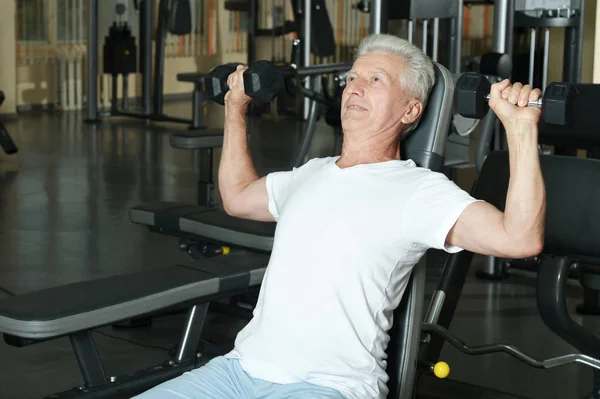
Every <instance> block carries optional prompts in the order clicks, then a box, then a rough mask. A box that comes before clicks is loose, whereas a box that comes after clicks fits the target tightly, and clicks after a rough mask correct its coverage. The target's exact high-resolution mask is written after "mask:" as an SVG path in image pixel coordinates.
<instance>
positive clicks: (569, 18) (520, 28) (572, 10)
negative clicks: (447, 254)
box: [475, 0, 598, 280]
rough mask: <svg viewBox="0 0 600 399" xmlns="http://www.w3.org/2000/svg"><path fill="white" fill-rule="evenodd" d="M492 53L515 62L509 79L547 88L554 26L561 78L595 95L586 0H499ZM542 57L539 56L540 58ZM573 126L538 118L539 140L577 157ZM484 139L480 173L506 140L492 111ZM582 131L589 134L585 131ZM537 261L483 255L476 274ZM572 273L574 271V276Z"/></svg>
mask: <svg viewBox="0 0 600 399" xmlns="http://www.w3.org/2000/svg"><path fill="white" fill-rule="evenodd" d="M494 8H495V9H494V33H493V51H494V52H497V53H503V54H507V55H508V56H510V57H511V59H512V60H513V68H512V72H511V74H510V77H511V78H512V80H513V81H520V82H523V83H526V84H530V85H532V86H533V87H542V88H545V87H546V85H547V80H548V62H549V46H550V28H555V27H557V28H564V38H565V46H564V51H563V73H562V74H563V81H564V82H569V83H573V84H576V85H577V87H578V89H579V90H580V91H582V93H581V94H582V95H584V94H585V97H586V98H591V93H588V92H589V91H592V92H593V91H597V90H598V89H597V88H596V87H588V88H584V87H581V86H580V85H578V84H579V83H580V82H581V69H582V57H583V22H584V8H585V0H554V1H543V0H533V1H525V0H495V1H494ZM540 36H541V37H543V48H542V50H541V51H540V50H539V49H538V47H539V46H538V45H537V42H538V40H537V39H538V37H540ZM527 40H528V42H529V43H528V44H529V51H528V52H525V53H523V52H520V51H519V47H522V46H520V45H519V44H520V43H521V44H522V43H525V42H526V41H527ZM540 56H541V57H540ZM580 115H581V112H580V111H579V110H574V116H573V117H574V118H575V119H576V120H578V121H579V120H580V118H579V116H580ZM573 125H574V124H571V126H569V127H568V129H569V131H568V132H567V131H565V128H566V127H565V126H556V125H554V126H553V125H552V124H547V123H545V122H544V121H541V122H540V134H539V142H540V144H541V145H544V144H548V145H555V148H554V153H555V154H557V155H573V154H574V150H572V149H570V148H569V147H571V144H572V140H575V139H576V137H577V135H576V134H573V133H574V132H573V130H574V129H579V128H578V127H577V125H579V122H578V123H577V124H575V126H573ZM481 126H482V127H481V132H480V141H479V144H478V148H477V149H476V152H475V158H476V162H475V163H476V167H477V171H478V172H479V171H480V169H481V166H482V165H483V162H484V161H485V158H486V157H487V156H488V154H489V153H490V151H498V150H503V149H505V148H506V139H505V137H504V134H503V132H502V129H501V126H500V123H499V121H498V120H497V118H496V115H495V114H494V113H493V112H490V113H488V114H487V115H486V116H485V117H484V118H483V119H482V122H481ZM584 135H589V133H588V132H585V133H584ZM538 262H539V259H537V258H532V259H524V260H515V259H513V260H505V259H498V258H495V257H491V256H488V257H485V260H484V264H483V266H482V267H481V268H480V269H479V270H478V271H477V276H478V277H480V278H484V279H493V280H498V279H502V278H505V277H507V276H508V270H509V269H510V268H514V269H524V270H529V271H537V268H538ZM572 275H573V274H572Z"/></svg>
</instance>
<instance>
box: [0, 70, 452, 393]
mask: <svg viewBox="0 0 600 399" xmlns="http://www.w3.org/2000/svg"><path fill="white" fill-rule="evenodd" d="M436 75H437V79H436V84H435V86H434V88H433V91H432V94H431V96H430V99H429V104H428V106H427V108H426V110H425V112H424V114H423V118H422V120H421V123H420V124H419V126H418V127H417V129H415V131H414V132H413V134H409V135H407V137H406V138H405V141H404V143H403V146H402V150H403V157H404V158H411V159H413V160H414V161H415V163H416V164H417V165H419V166H423V167H427V168H431V169H433V170H437V171H439V170H441V168H442V167H443V164H444V161H443V157H444V144H445V141H444V138H445V136H446V134H447V132H448V125H449V123H450V117H451V113H452V105H451V98H452V95H453V92H454V82H453V78H452V77H451V75H450V73H449V72H448V70H446V69H445V68H444V67H442V66H439V65H438V66H437V67H436ZM313 104H314V102H313ZM130 218H131V220H132V221H133V222H134V223H138V224H141V225H144V226H147V227H149V228H150V229H152V230H153V231H156V232H160V233H162V234H169V235H174V236H177V237H179V238H181V239H184V240H186V239H190V240H192V239H193V240H195V241H196V242H197V243H198V244H199V243H201V242H205V243H206V242H209V243H222V244H227V245H229V246H230V247H231V248H232V252H231V253H230V254H229V255H228V256H218V257H214V258H210V259H203V260H202V261H192V262H189V263H186V264H183V265H181V264H179V265H178V264H176V265H174V266H170V267H166V268H162V269H156V270H146V271H140V272H137V273H133V274H130V275H125V276H114V277H109V278H106V279H96V280H91V281H87V282H81V283H75V284H71V285H67V286H62V287H55V288H51V289H49V290H43V291H38V292H31V293H27V294H23V295H18V296H14V297H10V298H6V299H2V300H0V332H2V333H3V334H4V339H5V341H7V342H10V343H11V344H13V345H19V344H35V343H37V342H40V341H42V340H50V339H55V338H58V337H64V336H69V338H70V340H71V343H72V346H73V350H74V351H75V353H76V355H77V357H78V359H79V365H80V368H81V370H82V373H83V376H84V379H83V383H82V384H81V387H80V388H78V389H74V390H70V391H67V392H65V393H64V394H62V397H66V396H67V395H71V396H69V397H80V398H82V397H100V396H102V395H104V396H108V395H109V394H110V393H115V392H117V391H118V392H119V394H120V395H121V396H123V395H127V394H129V393H133V392H136V391H141V390H143V389H146V388H149V387H150V386H151V385H156V384H158V383H160V382H162V381H165V380H167V379H170V378H173V377H175V376H176V375H179V374H181V373H182V372H184V371H186V370H189V369H191V368H193V367H197V366H200V365H202V364H204V363H205V362H206V361H207V360H209V356H208V355H207V356H204V355H203V354H197V350H198V349H197V348H198V344H199V341H200V333H201V330H202V326H203V323H204V318H205V315H206V309H207V306H208V301H212V300H213V299H214V298H215V296H216V297H223V296H227V295H229V296H231V295H234V294H237V293H240V292H245V291H246V290H248V289H250V288H255V287H258V286H259V285H260V283H261V281H262V277H263V275H264V272H265V268H266V265H267V261H268V258H267V256H265V252H269V251H270V250H271V248H272V242H273V235H274V230H275V224H274V223H260V222H252V221H248V220H242V219H238V218H233V217H229V216H228V215H226V214H225V213H224V212H222V211H220V210H217V209H209V208H205V207H198V206H191V205H183V204H173V203H164V202H163V203H155V204H145V205H140V206H138V207H135V208H133V209H132V210H131V212H130ZM239 247H243V248H248V249H250V250H251V251H243V252H241V251H237V249H238V248H239ZM82 292H85V293H86V294H85V295H82V294H81V293H82ZM50 299H52V300H50ZM167 308H168V309H182V308H187V309H189V311H188V318H187V320H186V323H185V328H184V330H183V335H182V340H181V343H180V345H179V346H178V349H177V351H176V353H174V354H173V356H172V357H171V358H170V359H167V360H166V361H165V362H164V363H161V364H160V365H159V366H157V367H151V368H148V369H145V370H141V371H139V372H134V373H130V374H128V375H124V376H115V377H112V378H110V377H107V376H106V375H105V374H104V372H103V368H102V364H101V362H100V358H99V356H98V352H97V349H96V347H95V345H94V341H93V337H92V335H91V333H90V330H91V329H93V328H95V327H97V326H102V325H110V324H114V323H116V322H118V321H121V320H128V319H132V318H136V317H139V316H142V315H150V314H156V313H159V312H162V311H164V310H166V309H167ZM404 342H405V341H402V345H404ZM201 350H202V349H201ZM388 353H389V352H388ZM388 372H389V373H390V374H394V373H395V369H394V368H393V367H392V366H391V365H390V366H389V367H388ZM111 381H112V382H111ZM55 397H61V394H59V395H57V396H55Z"/></svg>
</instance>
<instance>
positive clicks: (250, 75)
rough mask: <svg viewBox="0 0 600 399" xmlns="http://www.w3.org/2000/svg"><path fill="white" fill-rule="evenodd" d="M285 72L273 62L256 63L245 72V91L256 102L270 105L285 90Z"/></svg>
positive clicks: (262, 61)
mask: <svg viewBox="0 0 600 399" xmlns="http://www.w3.org/2000/svg"><path fill="white" fill-rule="evenodd" d="M284 75H285V71H284V70H283V69H282V68H280V67H278V66H277V65H275V64H274V63H273V62H271V61H266V60H261V61H256V62H255V63H254V64H253V65H252V66H251V67H250V68H248V69H247V70H246V71H245V72H244V91H245V92H246V95H247V96H248V97H252V99H254V100H258V101H262V102H264V103H270V102H271V101H273V99H274V98H275V97H277V96H278V95H279V93H281V91H282V90H283V88H284V84H285V82H284Z"/></svg>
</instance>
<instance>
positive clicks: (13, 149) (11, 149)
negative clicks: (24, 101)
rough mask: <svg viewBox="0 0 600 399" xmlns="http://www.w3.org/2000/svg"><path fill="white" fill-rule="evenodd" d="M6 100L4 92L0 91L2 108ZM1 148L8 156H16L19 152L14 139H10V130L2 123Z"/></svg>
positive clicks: (0, 127)
mask: <svg viewBox="0 0 600 399" xmlns="http://www.w3.org/2000/svg"><path fill="white" fill-rule="evenodd" d="M5 98H6V97H5V96H4V92H3V91H2V90H0V106H1V105H2V103H3V102H4V99H5ZM0 147H2V149H3V150H4V152H5V153H6V154H7V155H12V154H16V153H17V152H19V149H18V148H17V145H16V144H15V142H14V141H13V139H12V137H10V133H8V130H7V129H6V127H5V126H4V123H2V122H0Z"/></svg>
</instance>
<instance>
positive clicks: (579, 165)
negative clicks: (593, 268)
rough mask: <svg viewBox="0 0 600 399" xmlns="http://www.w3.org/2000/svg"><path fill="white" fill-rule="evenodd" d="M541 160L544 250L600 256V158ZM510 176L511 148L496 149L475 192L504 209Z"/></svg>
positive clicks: (562, 253) (477, 196) (581, 255)
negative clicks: (544, 200) (544, 219)
mask: <svg viewBox="0 0 600 399" xmlns="http://www.w3.org/2000/svg"><path fill="white" fill-rule="evenodd" d="M540 163H541V166H542V173H543V175H544V183H545V186H546V202H547V205H546V231H545V244H544V252H546V253H552V254H557V255H570V256H574V257H579V258H583V259H586V258H600V188H599V187H600V185H599V182H600V161H598V160H593V159H581V158H575V157H564V156H557V155H541V156H540ZM508 179H509V162H508V152H504V151H502V152H492V153H491V154H490V155H489V156H488V158H487V159H486V161H485V163H484V165H483V169H482V170H481V174H480V177H479V180H478V181H477V184H476V186H475V190H474V192H473V196H474V197H476V198H479V199H483V200H485V201H488V202H490V203H492V204H493V205H495V206H496V207H497V208H498V209H500V210H502V211H503V210H504V206H505V201H506V193H507V190H508Z"/></svg>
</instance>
